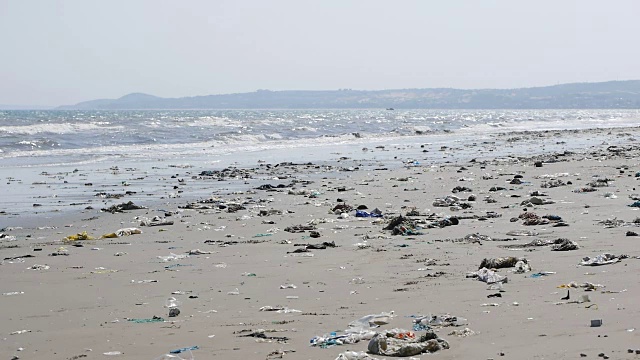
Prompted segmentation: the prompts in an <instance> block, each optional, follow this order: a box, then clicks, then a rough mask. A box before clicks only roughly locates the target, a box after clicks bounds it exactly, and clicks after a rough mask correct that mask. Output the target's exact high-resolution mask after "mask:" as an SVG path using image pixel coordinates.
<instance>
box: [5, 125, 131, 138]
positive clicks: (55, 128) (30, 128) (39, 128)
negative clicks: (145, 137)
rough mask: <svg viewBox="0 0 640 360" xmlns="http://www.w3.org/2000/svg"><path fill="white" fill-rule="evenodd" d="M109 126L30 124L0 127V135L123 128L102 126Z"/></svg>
mask: <svg viewBox="0 0 640 360" xmlns="http://www.w3.org/2000/svg"><path fill="white" fill-rule="evenodd" d="M107 124H109V123H108V122H107V123H105V122H98V123H86V124H83V123H77V124H74V123H49V124H31V125H9V126H0V134H9V135H37V134H42V133H50V134H72V133H78V132H86V131H95V130H100V131H105V130H108V131H112V130H122V129H124V128H125V127H124V126H123V125H113V126H104V125H107Z"/></svg>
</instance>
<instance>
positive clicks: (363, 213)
mask: <svg viewBox="0 0 640 360" xmlns="http://www.w3.org/2000/svg"><path fill="white" fill-rule="evenodd" d="M382 216H383V215H382V210H380V209H378V208H375V209H373V210H371V212H366V211H364V210H357V209H356V217H382Z"/></svg>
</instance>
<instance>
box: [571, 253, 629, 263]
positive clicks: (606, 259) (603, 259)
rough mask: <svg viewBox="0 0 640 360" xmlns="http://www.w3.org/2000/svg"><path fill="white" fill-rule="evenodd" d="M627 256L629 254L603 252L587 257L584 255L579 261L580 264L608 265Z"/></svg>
mask: <svg viewBox="0 0 640 360" xmlns="http://www.w3.org/2000/svg"><path fill="white" fill-rule="evenodd" d="M627 258H629V255H613V254H610V253H604V254H601V255H598V256H594V257H589V256H586V257H584V258H583V259H582V261H581V262H580V265H582V266H600V265H608V264H615V263H617V262H619V261H621V260H622V259H627Z"/></svg>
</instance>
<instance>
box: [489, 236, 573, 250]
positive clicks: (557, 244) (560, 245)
mask: <svg viewBox="0 0 640 360" xmlns="http://www.w3.org/2000/svg"><path fill="white" fill-rule="evenodd" d="M549 245H552V246H551V250H552V251H569V250H577V249H579V248H580V246H578V243H577V242H575V241H572V240H569V239H566V238H559V239H556V240H542V239H537V240H533V241H531V242H528V243H526V244H510V245H500V247H502V248H505V249H527V248H533V247H542V246H549Z"/></svg>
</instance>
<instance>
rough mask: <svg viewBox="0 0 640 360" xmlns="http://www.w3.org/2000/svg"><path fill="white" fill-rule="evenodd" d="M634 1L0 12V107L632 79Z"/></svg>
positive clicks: (140, 5)
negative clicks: (142, 97)
mask: <svg viewBox="0 0 640 360" xmlns="http://www.w3.org/2000/svg"><path fill="white" fill-rule="evenodd" d="M639 14H640V1H637V0H612V1H601V0H562V1H560V0H535V1H533V0H531V1H524V0H523V1H516V0H493V1H492V0H413V1H412V0H388V1H382V0H360V1H356V0H316V1H306V0H281V1H280V0H230V1H226V0H203V1H196V0H180V1H165V0H103V1H99V0H77V1H72V0H69V1H63V0H0V84H1V85H0V104H13V105H44V106H55V105H63V104H75V103H77V102H81V101H86V100H92V99H98V98H118V97H120V96H123V95H125V94H128V93H132V92H143V93H148V94H153V95H157V96H162V97H183V96H196V95H208V94H224V93H237V92H251V91H255V90H258V89H269V90H335V89H342V88H350V89H360V90H376V89H400V88H431V87H452V88H465V89H470V88H519V87H531V86H544V85H554V84H558V83H570V82H597V81H608V80H629V79H640V65H638V64H640V46H637V41H638V39H637V37H638V34H640V21H638V15H639Z"/></svg>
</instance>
